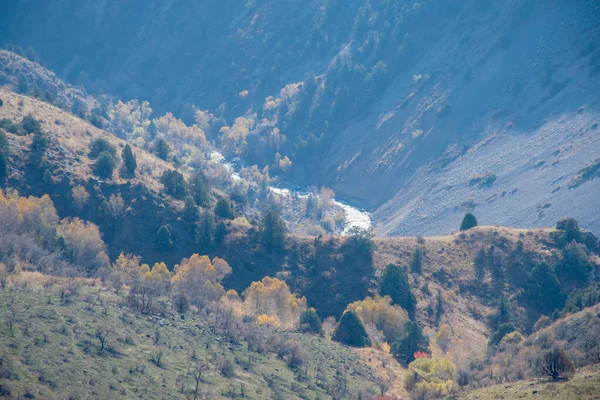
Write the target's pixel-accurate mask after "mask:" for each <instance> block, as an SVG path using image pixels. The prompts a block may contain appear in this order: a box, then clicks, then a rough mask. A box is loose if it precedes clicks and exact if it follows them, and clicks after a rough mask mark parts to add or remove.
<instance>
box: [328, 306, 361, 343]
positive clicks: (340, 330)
mask: <svg viewBox="0 0 600 400" xmlns="http://www.w3.org/2000/svg"><path fill="white" fill-rule="evenodd" d="M332 339H333V340H335V341H336V342H340V343H343V344H345V345H347V346H352V347H369V346H370V345H371V340H369V336H368V335H367V331H366V330H365V327H364V325H363V323H362V322H361V320H360V318H359V317H358V315H356V312H354V311H352V310H346V311H344V314H343V315H342V318H341V319H340V323H339V325H338V327H337V329H336V331H335V334H334V335H333V338H332Z"/></svg>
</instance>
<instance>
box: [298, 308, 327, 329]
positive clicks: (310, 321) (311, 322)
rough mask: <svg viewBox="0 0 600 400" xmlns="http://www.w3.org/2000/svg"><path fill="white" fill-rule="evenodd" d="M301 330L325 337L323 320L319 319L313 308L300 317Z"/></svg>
mask: <svg viewBox="0 0 600 400" xmlns="http://www.w3.org/2000/svg"><path fill="white" fill-rule="evenodd" d="M300 330H301V331H302V332H308V333H316V334H318V335H323V326H322V324H321V318H319V315H317V311H316V310H315V309H314V308H312V307H311V308H309V309H308V310H306V311H304V312H303V313H302V314H301V315H300Z"/></svg>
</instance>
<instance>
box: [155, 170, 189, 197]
mask: <svg viewBox="0 0 600 400" xmlns="http://www.w3.org/2000/svg"><path fill="white" fill-rule="evenodd" d="M160 182H161V183H162V184H163V186H164V187H165V193H166V194H168V195H170V196H173V197H174V198H176V199H180V200H183V199H184V198H185V195H186V184H185V179H184V178H183V175H181V174H180V173H179V172H177V171H175V170H169V171H165V172H163V174H162V176H161V178H160Z"/></svg>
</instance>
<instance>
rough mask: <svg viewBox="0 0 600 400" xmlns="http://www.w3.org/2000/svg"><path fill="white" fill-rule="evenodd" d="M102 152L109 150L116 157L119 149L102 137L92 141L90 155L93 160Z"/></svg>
mask: <svg viewBox="0 0 600 400" xmlns="http://www.w3.org/2000/svg"><path fill="white" fill-rule="evenodd" d="M102 152H107V153H108V154H110V155H111V157H112V158H114V159H116V158H117V149H115V146H113V145H112V144H111V143H110V142H109V141H108V140H106V139H102V138H98V139H94V140H93V141H92V143H90V152H89V154H88V157H89V158H91V159H92V160H93V159H94V158H97V157H99V156H100V154H101V153H102Z"/></svg>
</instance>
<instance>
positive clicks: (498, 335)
mask: <svg viewBox="0 0 600 400" xmlns="http://www.w3.org/2000/svg"><path fill="white" fill-rule="evenodd" d="M514 331H515V327H514V326H513V324H502V325H500V327H499V328H498V330H497V331H496V332H494V334H493V335H492V337H491V338H490V341H489V342H488V346H490V347H493V346H497V345H498V344H499V343H500V341H501V340H502V338H503V337H504V336H506V335H508V334H509V333H511V332H514Z"/></svg>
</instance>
